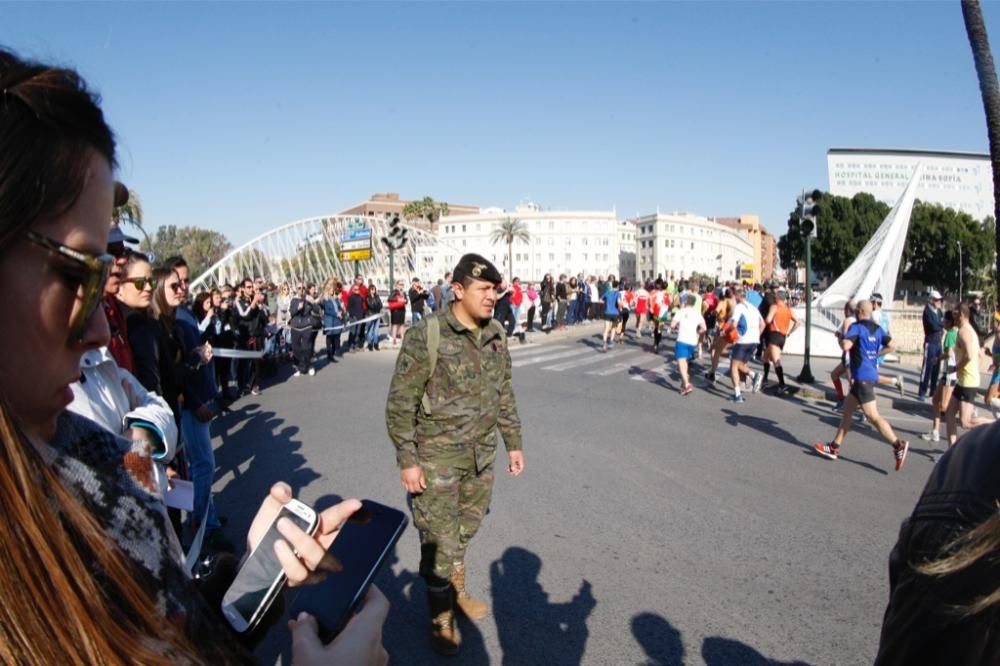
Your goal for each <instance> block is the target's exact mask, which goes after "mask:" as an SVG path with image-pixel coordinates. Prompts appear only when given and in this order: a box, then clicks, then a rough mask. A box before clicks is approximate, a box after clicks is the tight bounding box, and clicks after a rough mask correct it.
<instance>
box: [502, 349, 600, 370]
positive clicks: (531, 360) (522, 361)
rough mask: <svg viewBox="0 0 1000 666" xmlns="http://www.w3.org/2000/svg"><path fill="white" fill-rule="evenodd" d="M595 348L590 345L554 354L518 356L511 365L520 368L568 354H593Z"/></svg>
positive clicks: (564, 356)
mask: <svg viewBox="0 0 1000 666" xmlns="http://www.w3.org/2000/svg"><path fill="white" fill-rule="evenodd" d="M593 353H594V350H593V349H590V348H589V347H583V348H579V347H578V348H576V349H568V350H565V351H559V352H555V353H552V354H539V355H538V356H529V357H527V358H521V357H518V359H517V360H516V361H513V362H512V363H511V365H512V366H513V367H515V368H520V367H523V366H525V365H533V364H535V363H544V362H545V361H554V360H555V359H557V358H566V357H567V356H579V355H581V354H593Z"/></svg>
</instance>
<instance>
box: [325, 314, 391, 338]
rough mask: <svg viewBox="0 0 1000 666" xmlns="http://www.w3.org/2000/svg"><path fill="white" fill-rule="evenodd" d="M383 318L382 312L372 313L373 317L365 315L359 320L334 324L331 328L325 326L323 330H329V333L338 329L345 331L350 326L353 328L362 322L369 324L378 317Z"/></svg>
mask: <svg viewBox="0 0 1000 666" xmlns="http://www.w3.org/2000/svg"><path fill="white" fill-rule="evenodd" d="M381 318H382V313H381V312H380V313H378V314H375V315H372V316H371V317H365V318H364V319H359V320H357V321H352V322H350V323H348V324H342V325H341V326H333V327H331V328H324V329H323V332H324V333H327V332H329V333H336V332H337V331H344V330H346V329H348V328H351V327H353V326H360V325H361V324H367V323H368V322H370V321H374V320H376V319H381Z"/></svg>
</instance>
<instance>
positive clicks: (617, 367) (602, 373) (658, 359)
mask: <svg viewBox="0 0 1000 666" xmlns="http://www.w3.org/2000/svg"><path fill="white" fill-rule="evenodd" d="M660 363H663V357H662V356H650V357H648V358H646V359H643V360H641V361H638V362H633V361H624V362H622V363H615V364H614V365H612V366H610V367H607V368H601V369H599V370H591V371H590V372H588V373H587V374H588V375H596V376H598V377H607V376H608V375H613V374H615V373H616V372H621V371H622V370H626V371H629V370H632V368H647V367H649V366H651V365H658V364H660ZM640 374H641V373H640ZM637 376H639V375H633V377H632V378H633V379H635V378H636V377H637Z"/></svg>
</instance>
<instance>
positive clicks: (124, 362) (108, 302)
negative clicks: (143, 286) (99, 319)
mask: <svg viewBox="0 0 1000 666" xmlns="http://www.w3.org/2000/svg"><path fill="white" fill-rule="evenodd" d="M103 305H104V314H105V315H106V316H107V318H108V326H109V328H111V340H110V341H109V342H108V351H109V352H111V357H112V358H113V359H115V363H117V364H118V367H119V368H121V369H122V370H128V371H129V372H135V364H134V363H133V361H132V348H131V347H130V346H129V344H128V327H127V326H126V325H125V313H123V312H122V309H121V307H119V305H118V300H117V299H116V298H115V297H114V296H105V297H104V303H103Z"/></svg>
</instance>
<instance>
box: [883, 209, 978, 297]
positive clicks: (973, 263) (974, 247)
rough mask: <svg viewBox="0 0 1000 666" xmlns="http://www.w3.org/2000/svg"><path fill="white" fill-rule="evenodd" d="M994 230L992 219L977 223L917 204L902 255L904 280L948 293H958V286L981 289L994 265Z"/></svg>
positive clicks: (948, 210) (955, 212)
mask: <svg viewBox="0 0 1000 666" xmlns="http://www.w3.org/2000/svg"><path fill="white" fill-rule="evenodd" d="M995 226H996V225H995V224H994V221H993V218H992V217H990V218H987V219H986V221H985V222H979V221H978V220H976V219H973V217H972V216H971V215H969V214H967V213H961V212H957V211H955V210H953V209H951V208H945V207H943V206H938V205H934V204H926V203H922V202H917V203H916V204H915V205H914V206H913V214H912V216H911V217H910V229H909V233H908V234H907V237H906V248H905V250H904V251H903V262H902V263H903V266H904V267H905V268H904V271H903V277H905V278H908V279H911V280H919V281H921V282H923V283H924V284H926V285H932V286H934V287H937V288H943V289H946V290H949V291H957V290H958V288H959V284H962V285H964V286H965V287H966V288H967V289H977V288H981V287H982V286H983V282H984V281H985V276H986V275H988V274H989V272H990V267H991V265H992V263H993V258H994V255H993V243H994V238H995ZM960 243H961V251H962V257H961V262H959V256H958V252H959V244H960ZM960 264H961V267H962V279H961V282H960V281H959V271H958V267H959V265H960Z"/></svg>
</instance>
